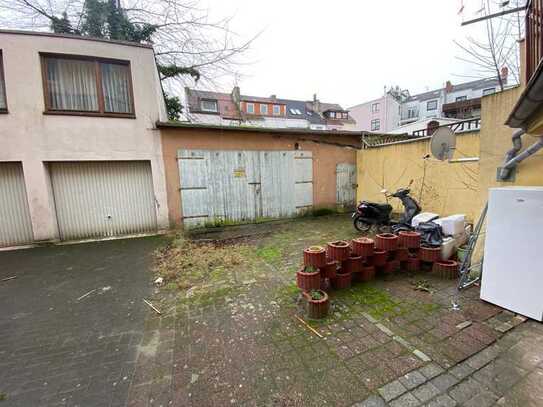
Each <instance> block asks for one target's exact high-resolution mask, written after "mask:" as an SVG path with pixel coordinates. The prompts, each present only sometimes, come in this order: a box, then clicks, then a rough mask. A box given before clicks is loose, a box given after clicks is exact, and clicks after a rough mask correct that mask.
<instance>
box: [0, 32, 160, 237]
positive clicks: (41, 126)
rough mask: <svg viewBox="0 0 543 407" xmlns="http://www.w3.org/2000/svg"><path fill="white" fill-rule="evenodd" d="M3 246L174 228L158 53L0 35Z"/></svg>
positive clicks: (69, 39)
mask: <svg viewBox="0 0 543 407" xmlns="http://www.w3.org/2000/svg"><path fill="white" fill-rule="evenodd" d="M0 67H1V68H0V95H1V96H0V113H1V114H0V146H1V148H0V246H10V245H20V244H26V243H32V242H40V241H55V240H77V239H96V238H104V237H112V236H115V235H120V234H123V235H127V234H140V233H146V232H156V231H157V230H159V229H163V228H166V227H167V226H168V207H167V199H166V186H165V179H164V165H163V160H162V150H161V143H160V137H159V132H158V131H157V130H156V126H155V123H156V122H157V121H161V120H167V114H166V109H165V105H164V100H163V95H162V91H161V87H160V82H159V81H160V80H159V76H158V72H157V68H156V64H155V59H154V53H153V49H152V48H151V47H148V46H142V45H138V44H131V43H124V42H115V41H104V40H94V39H89V38H84V37H77V36H69V35H57V34H49V33H35V32H24V31H0Z"/></svg>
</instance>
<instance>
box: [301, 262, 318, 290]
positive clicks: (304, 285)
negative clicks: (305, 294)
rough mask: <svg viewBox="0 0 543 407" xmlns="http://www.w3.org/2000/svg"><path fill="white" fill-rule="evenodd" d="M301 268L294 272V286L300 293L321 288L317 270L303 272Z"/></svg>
mask: <svg viewBox="0 0 543 407" xmlns="http://www.w3.org/2000/svg"><path fill="white" fill-rule="evenodd" d="M305 269H306V268H305V267H302V268H301V269H300V270H298V271H297V272H296V285H297V286H298V288H299V289H300V290H302V291H311V290H318V289H320V288H321V275H320V273H319V270H316V271H310V272H308V271H305Z"/></svg>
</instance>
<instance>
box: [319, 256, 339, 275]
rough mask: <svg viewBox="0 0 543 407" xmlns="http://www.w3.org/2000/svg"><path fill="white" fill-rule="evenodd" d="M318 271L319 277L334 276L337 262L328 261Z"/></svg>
mask: <svg viewBox="0 0 543 407" xmlns="http://www.w3.org/2000/svg"><path fill="white" fill-rule="evenodd" d="M319 271H320V273H321V278H330V279H332V278H336V271H337V262H336V261H333V260H332V261H328V262H326V265H325V266H324V267H321V268H320V269H319Z"/></svg>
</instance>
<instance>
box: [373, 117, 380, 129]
mask: <svg viewBox="0 0 543 407" xmlns="http://www.w3.org/2000/svg"><path fill="white" fill-rule="evenodd" d="M380 128H381V120H379V119H373V120H372V121H371V131H375V130H379V129H380Z"/></svg>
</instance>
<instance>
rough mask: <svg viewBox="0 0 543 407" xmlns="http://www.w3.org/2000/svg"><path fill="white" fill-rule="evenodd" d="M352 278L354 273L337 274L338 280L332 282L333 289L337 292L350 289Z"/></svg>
mask: <svg viewBox="0 0 543 407" xmlns="http://www.w3.org/2000/svg"><path fill="white" fill-rule="evenodd" d="M352 276H353V275H352V273H337V275H336V278H334V279H333V280H332V287H334V288H335V289H336V290H341V289H343V288H350V287H351V281H352Z"/></svg>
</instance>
